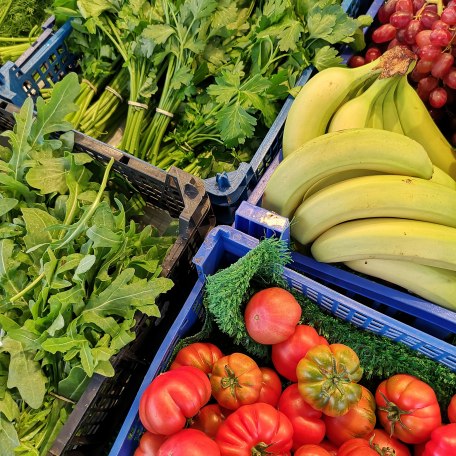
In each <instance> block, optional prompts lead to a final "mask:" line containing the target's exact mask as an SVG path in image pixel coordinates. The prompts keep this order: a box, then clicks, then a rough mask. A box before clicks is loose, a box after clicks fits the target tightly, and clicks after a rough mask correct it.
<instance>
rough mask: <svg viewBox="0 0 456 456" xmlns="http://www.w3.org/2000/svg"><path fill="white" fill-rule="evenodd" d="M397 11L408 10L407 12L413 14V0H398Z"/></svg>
mask: <svg viewBox="0 0 456 456" xmlns="http://www.w3.org/2000/svg"><path fill="white" fill-rule="evenodd" d="M396 11H406V12H407V13H410V14H413V2H412V0H398V1H397V3H396Z"/></svg>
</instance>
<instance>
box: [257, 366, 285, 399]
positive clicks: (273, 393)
mask: <svg viewBox="0 0 456 456" xmlns="http://www.w3.org/2000/svg"><path fill="white" fill-rule="evenodd" d="M260 371H261V373H262V375H263V378H262V380H261V389H260V395H259V396H258V402H265V403H266V404H270V405H272V406H273V407H275V406H276V405H277V402H279V398H280V395H281V394H282V382H281V380H280V378H279V376H278V375H277V374H276V372H275V370H274V369H271V368H270V367H260Z"/></svg>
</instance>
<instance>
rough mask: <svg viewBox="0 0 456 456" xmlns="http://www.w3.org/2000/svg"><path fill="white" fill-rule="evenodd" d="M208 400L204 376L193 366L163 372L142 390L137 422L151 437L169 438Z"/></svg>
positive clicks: (208, 383) (209, 385)
mask: <svg viewBox="0 0 456 456" xmlns="http://www.w3.org/2000/svg"><path fill="white" fill-rule="evenodd" d="M210 397H211V384H210V382H209V379H208V378H207V375H206V374H205V373H204V372H202V371H200V370H199V369H197V368H196V367H193V366H182V367H178V368H176V369H173V370H172V371H167V372H164V373H163V374H160V375H159V376H158V377H156V378H155V379H154V380H153V381H152V383H151V384H150V385H149V386H148V387H147V388H146V389H145V391H144V393H143V395H142V396H141V399H140V402H139V418H140V419H141V423H142V424H143V426H144V427H145V428H146V429H147V430H148V431H150V432H152V433H154V434H163V435H171V434H174V433H176V432H177V431H179V430H181V429H182V428H183V427H184V426H185V424H186V423H187V418H191V417H192V416H194V415H196V414H197V413H198V411H199V409H200V408H201V407H202V406H203V405H205V404H206V403H207V402H208V401H209V399H210Z"/></svg>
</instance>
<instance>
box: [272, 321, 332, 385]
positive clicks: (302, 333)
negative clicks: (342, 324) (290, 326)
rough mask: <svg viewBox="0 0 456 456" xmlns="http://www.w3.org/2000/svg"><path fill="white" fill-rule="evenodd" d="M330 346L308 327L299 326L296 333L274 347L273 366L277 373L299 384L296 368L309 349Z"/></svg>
mask: <svg viewBox="0 0 456 456" xmlns="http://www.w3.org/2000/svg"><path fill="white" fill-rule="evenodd" d="M321 344H325V345H329V344H328V341H327V340H326V339H325V338H324V337H322V336H320V335H318V333H317V331H315V329H314V328H312V327H311V326H308V325H298V326H296V329H295V331H294V333H293V334H292V335H291V336H290V337H289V338H288V339H287V340H285V341H284V342H281V343H280V344H275V345H273V346H272V353H271V356H272V364H274V367H275V369H276V371H277V372H278V373H279V374H281V375H283V376H284V377H285V378H287V379H288V380H291V381H292V382H297V381H298V377H297V376H296V366H297V365H298V362H299V361H300V360H301V358H304V356H305V355H306V353H307V351H308V350H309V348H312V347H315V346H316V345H321Z"/></svg>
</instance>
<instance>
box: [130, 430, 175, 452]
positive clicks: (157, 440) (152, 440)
mask: <svg viewBox="0 0 456 456" xmlns="http://www.w3.org/2000/svg"><path fill="white" fill-rule="evenodd" d="M167 438H168V437H167V436H166V435H158V434H152V432H149V431H146V432H144V434H143V435H142V436H141V440H140V441H139V446H138V448H136V451H135V453H134V455H133V456H157V455H158V450H159V448H160V447H161V445H162V443H163V442H164V441H165V440H166V439H167Z"/></svg>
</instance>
